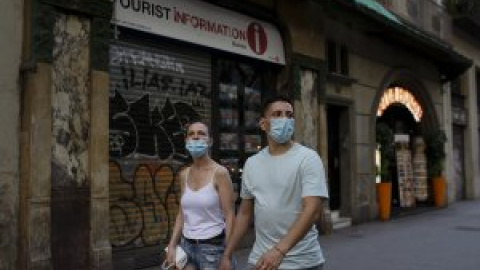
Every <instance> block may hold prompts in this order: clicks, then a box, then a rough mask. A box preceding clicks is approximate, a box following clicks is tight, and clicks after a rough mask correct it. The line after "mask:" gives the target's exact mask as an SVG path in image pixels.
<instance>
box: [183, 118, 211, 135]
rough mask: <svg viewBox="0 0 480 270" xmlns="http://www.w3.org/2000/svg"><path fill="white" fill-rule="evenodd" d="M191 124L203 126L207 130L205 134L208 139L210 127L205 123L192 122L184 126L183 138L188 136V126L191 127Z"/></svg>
mask: <svg viewBox="0 0 480 270" xmlns="http://www.w3.org/2000/svg"><path fill="white" fill-rule="evenodd" d="M193 124H202V125H204V126H205V127H206V128H207V134H208V136H209V137H210V127H209V126H208V125H207V123H205V122H203V121H194V122H191V123H188V124H186V125H185V138H186V137H187V136H188V130H189V129H190V126H192V125H193Z"/></svg>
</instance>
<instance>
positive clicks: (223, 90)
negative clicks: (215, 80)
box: [219, 83, 238, 104]
mask: <svg viewBox="0 0 480 270" xmlns="http://www.w3.org/2000/svg"><path fill="white" fill-rule="evenodd" d="M219 88H220V92H219V99H220V101H221V102H222V103H223V104H236V103H237V99H238V94H237V86H236V85H231V84H223V83H221V84H220V87H219Z"/></svg>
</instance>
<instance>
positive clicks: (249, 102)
mask: <svg viewBox="0 0 480 270" xmlns="http://www.w3.org/2000/svg"><path fill="white" fill-rule="evenodd" d="M261 102H262V100H261V93H260V90H258V89H255V88H250V87H245V102H244V103H245V109H246V110H253V111H260V107H261Z"/></svg>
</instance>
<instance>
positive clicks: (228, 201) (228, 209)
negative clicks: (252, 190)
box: [215, 166, 235, 242]
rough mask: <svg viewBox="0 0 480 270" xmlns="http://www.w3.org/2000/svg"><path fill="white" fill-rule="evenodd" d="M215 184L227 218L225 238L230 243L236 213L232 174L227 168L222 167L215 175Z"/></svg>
mask: <svg viewBox="0 0 480 270" xmlns="http://www.w3.org/2000/svg"><path fill="white" fill-rule="evenodd" d="M215 184H216V187H217V190H218V195H219V197H220V207H221V208H222V210H223V215H224V216H225V225H226V226H225V227H226V232H225V236H226V241H227V242H228V239H229V238H230V236H231V234H232V231H233V223H234V220H235V211H234V209H233V206H234V198H233V186H232V180H231V179H230V174H229V172H228V170H227V169H226V168H225V167H223V166H221V167H220V168H219V169H218V170H217V172H216V173H215Z"/></svg>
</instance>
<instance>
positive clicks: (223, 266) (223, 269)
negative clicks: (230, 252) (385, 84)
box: [218, 256, 232, 270]
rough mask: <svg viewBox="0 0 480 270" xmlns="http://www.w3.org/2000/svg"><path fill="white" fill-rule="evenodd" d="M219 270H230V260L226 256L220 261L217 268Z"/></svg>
mask: <svg viewBox="0 0 480 270" xmlns="http://www.w3.org/2000/svg"><path fill="white" fill-rule="evenodd" d="M218 269H219V270H231V269H232V263H231V261H230V258H228V257H227V256H223V257H222V259H221V260H220V265H219V267H218Z"/></svg>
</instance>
